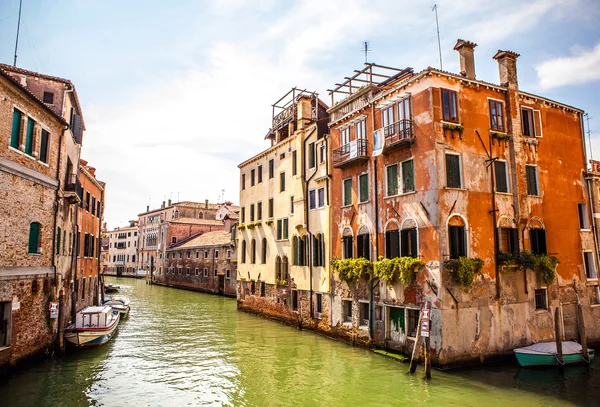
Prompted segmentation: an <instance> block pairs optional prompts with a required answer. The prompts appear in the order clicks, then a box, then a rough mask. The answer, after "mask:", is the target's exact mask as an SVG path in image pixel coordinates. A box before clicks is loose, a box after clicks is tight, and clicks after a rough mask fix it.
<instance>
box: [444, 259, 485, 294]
mask: <svg viewBox="0 0 600 407" xmlns="http://www.w3.org/2000/svg"><path fill="white" fill-rule="evenodd" d="M483 264H484V263H483V260H481V259H480V258H475V259H471V258H469V257H459V258H458V259H450V260H446V261H445V262H444V266H445V267H446V270H448V272H449V273H450V275H451V276H452V278H454V280H455V281H456V282H457V283H459V284H460V285H462V286H463V287H464V288H467V289H468V288H470V287H471V286H472V285H473V280H474V279H475V274H477V273H479V272H480V271H481V269H482V268H483Z"/></svg>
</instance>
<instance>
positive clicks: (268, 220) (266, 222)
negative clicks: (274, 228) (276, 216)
mask: <svg viewBox="0 0 600 407" xmlns="http://www.w3.org/2000/svg"><path fill="white" fill-rule="evenodd" d="M272 224H273V219H267V220H266V221H265V225H267V226H271V225H272Z"/></svg>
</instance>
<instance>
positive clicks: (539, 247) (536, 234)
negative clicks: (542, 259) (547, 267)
mask: <svg viewBox="0 0 600 407" xmlns="http://www.w3.org/2000/svg"><path fill="white" fill-rule="evenodd" d="M529 240H530V241H531V252H532V253H533V254H548V253H547V250H546V230H545V229H529Z"/></svg>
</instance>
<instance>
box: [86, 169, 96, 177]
mask: <svg viewBox="0 0 600 407" xmlns="http://www.w3.org/2000/svg"><path fill="white" fill-rule="evenodd" d="M87 170H88V172H89V173H90V175H91V176H92V177H96V169H95V168H94V167H88V169H87Z"/></svg>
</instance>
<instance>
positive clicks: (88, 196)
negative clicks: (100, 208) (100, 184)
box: [85, 191, 91, 212]
mask: <svg viewBox="0 0 600 407" xmlns="http://www.w3.org/2000/svg"><path fill="white" fill-rule="evenodd" d="M90 199H91V195H90V191H87V192H86V193H85V210H86V212H89V211H90Z"/></svg>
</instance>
